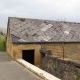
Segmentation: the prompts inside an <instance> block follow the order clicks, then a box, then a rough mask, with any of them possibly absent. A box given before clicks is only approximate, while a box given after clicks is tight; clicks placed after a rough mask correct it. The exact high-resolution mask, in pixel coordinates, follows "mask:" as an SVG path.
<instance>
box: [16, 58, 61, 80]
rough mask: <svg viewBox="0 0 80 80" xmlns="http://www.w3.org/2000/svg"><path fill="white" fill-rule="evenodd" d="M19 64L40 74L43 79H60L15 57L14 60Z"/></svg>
mask: <svg viewBox="0 0 80 80" xmlns="http://www.w3.org/2000/svg"><path fill="white" fill-rule="evenodd" d="M16 61H17V62H18V63H19V64H21V65H22V66H24V67H25V68H27V69H28V70H30V71H31V72H33V73H35V74H36V75H38V76H40V77H41V78H43V79H44V80H61V79H59V78H57V77H55V76H53V75H52V74H50V73H48V72H46V71H44V70H42V69H40V68H38V67H36V66H34V65H32V64H30V63H28V62H27V61H25V60H23V59H17V60H16Z"/></svg>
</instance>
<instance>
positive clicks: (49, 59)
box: [42, 55, 80, 80]
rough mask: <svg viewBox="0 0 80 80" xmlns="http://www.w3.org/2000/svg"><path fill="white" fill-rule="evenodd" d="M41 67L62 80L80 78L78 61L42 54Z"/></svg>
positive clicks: (77, 79) (78, 79) (76, 79)
mask: <svg viewBox="0 0 80 80" xmlns="http://www.w3.org/2000/svg"><path fill="white" fill-rule="evenodd" d="M42 69H43V70H45V71H47V72H49V73H51V74H53V75H55V76H56V77H58V78H60V79H62V80H80V61H74V60H70V59H64V60H63V59H62V58H60V57H57V56H51V55H49V56H46V55H45V56H42Z"/></svg>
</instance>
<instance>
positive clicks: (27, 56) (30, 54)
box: [22, 50, 34, 65]
mask: <svg viewBox="0 0 80 80" xmlns="http://www.w3.org/2000/svg"><path fill="white" fill-rule="evenodd" d="M22 58H23V59H24V60H26V61H27V62H29V63H31V64H33V65H34V50H23V51H22Z"/></svg>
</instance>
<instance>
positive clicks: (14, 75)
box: [0, 52, 42, 80]
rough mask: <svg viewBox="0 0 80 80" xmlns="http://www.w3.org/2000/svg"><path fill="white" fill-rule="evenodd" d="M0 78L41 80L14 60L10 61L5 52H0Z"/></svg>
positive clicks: (0, 79)
mask: <svg viewBox="0 0 80 80" xmlns="http://www.w3.org/2000/svg"><path fill="white" fill-rule="evenodd" d="M0 80H42V79H41V78H40V77H38V76H37V75H35V74H33V73H32V72H30V71H28V70H26V69H25V68H24V67H22V66H21V65H20V64H18V63H17V62H15V61H11V59H10V57H9V56H8V54H7V53H2V52H0Z"/></svg>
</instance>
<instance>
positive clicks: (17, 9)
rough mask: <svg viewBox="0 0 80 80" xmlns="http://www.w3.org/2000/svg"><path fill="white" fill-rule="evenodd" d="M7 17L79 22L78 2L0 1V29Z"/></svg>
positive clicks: (79, 7) (79, 10)
mask: <svg viewBox="0 0 80 80" xmlns="http://www.w3.org/2000/svg"><path fill="white" fill-rule="evenodd" d="M8 17H24V18H36V19H47V20H55V21H56V20H57V21H58V20H59V21H61V20H63V21H64V20H66V21H68V22H80V18H79V17H80V0H0V27H5V28H6V27H7V20H8Z"/></svg>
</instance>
